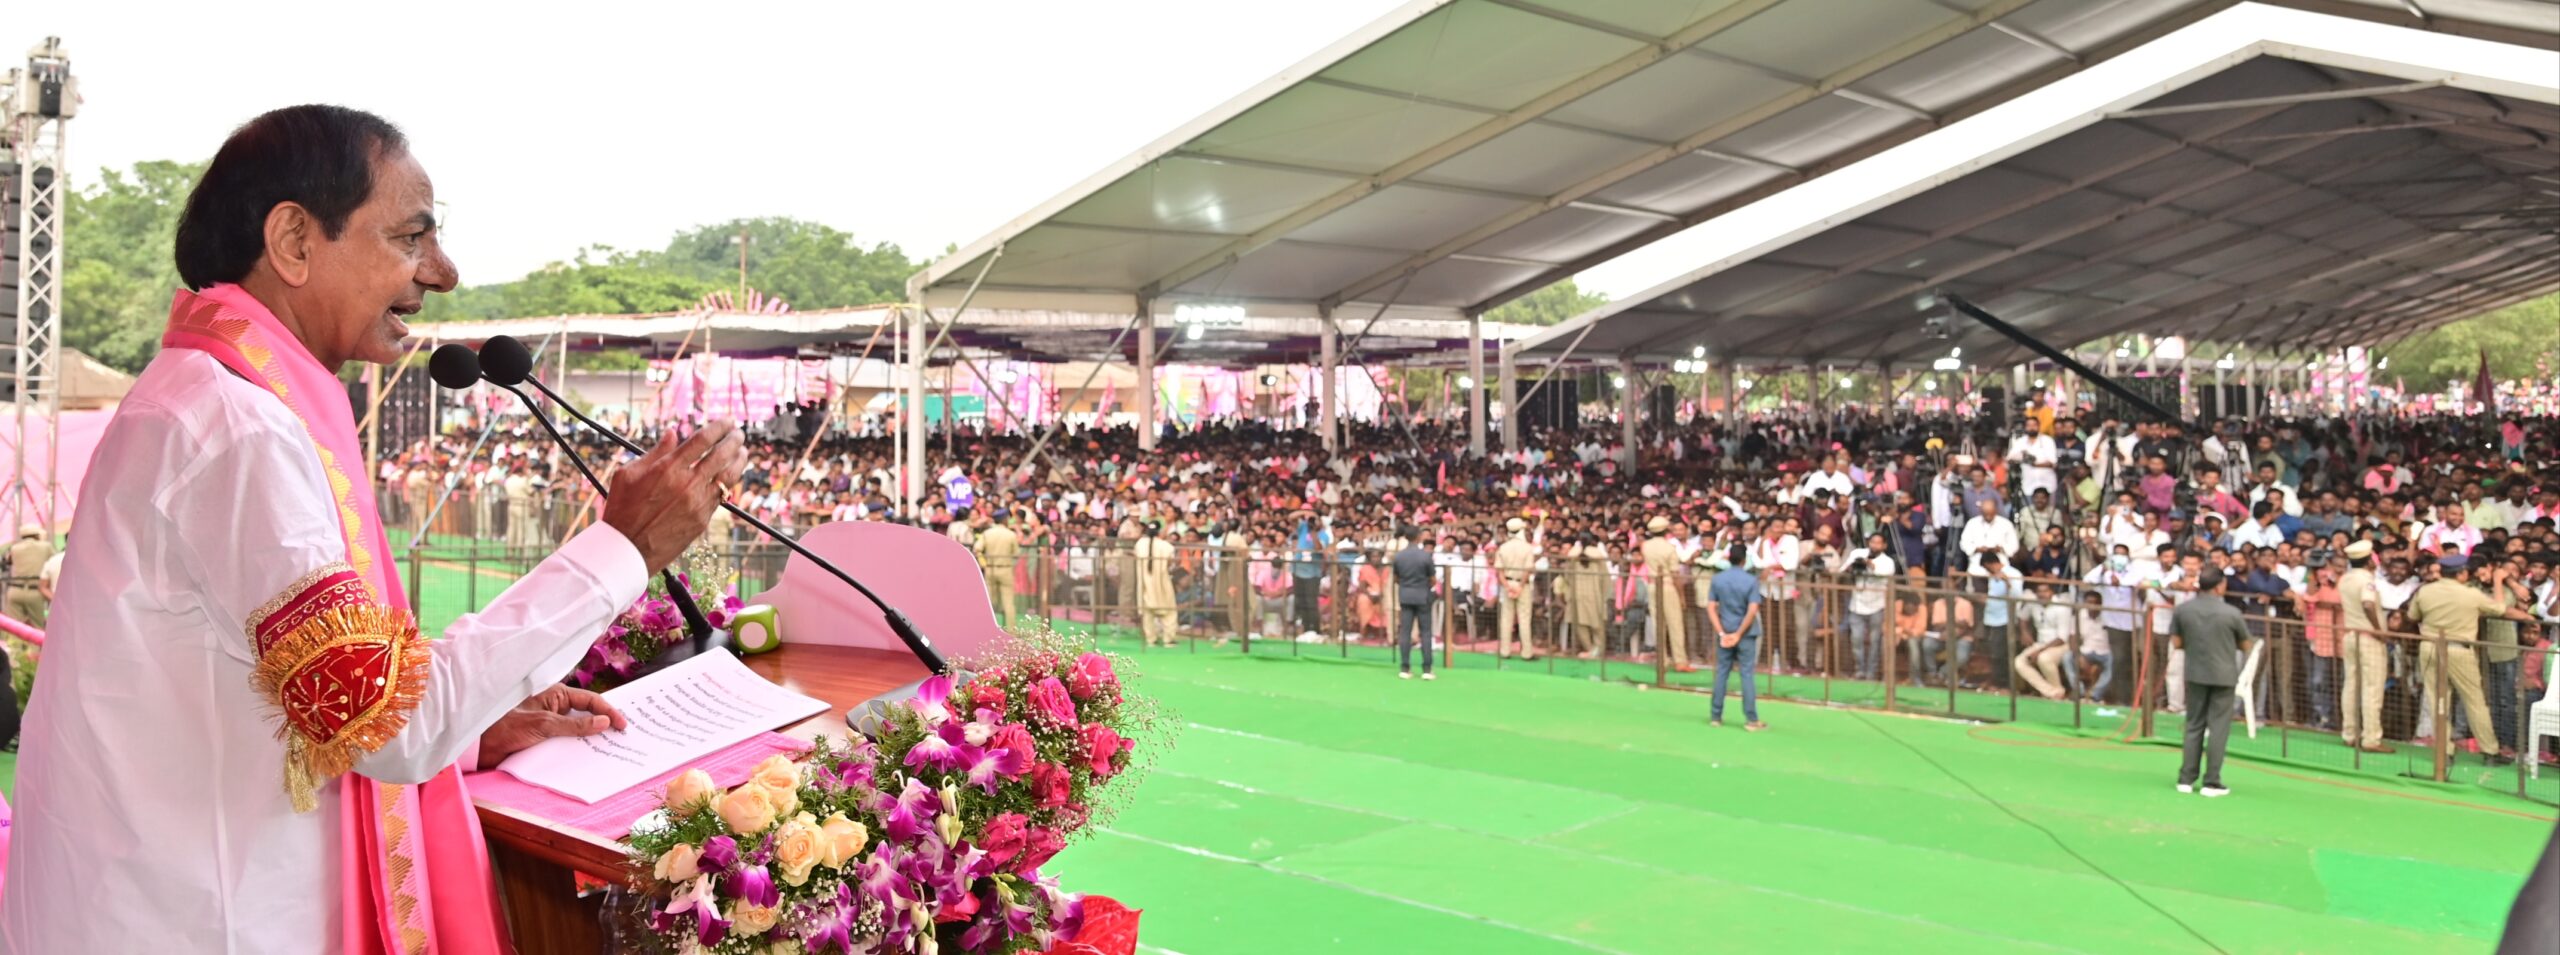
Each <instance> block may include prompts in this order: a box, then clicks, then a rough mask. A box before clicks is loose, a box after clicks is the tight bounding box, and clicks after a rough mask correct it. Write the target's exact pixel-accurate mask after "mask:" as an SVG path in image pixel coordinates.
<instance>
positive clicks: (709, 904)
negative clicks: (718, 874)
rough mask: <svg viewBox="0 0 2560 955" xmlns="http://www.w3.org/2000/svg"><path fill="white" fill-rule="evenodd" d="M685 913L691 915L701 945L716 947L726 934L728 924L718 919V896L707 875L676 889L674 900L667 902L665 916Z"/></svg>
mask: <svg viewBox="0 0 2560 955" xmlns="http://www.w3.org/2000/svg"><path fill="white" fill-rule="evenodd" d="M687 912H691V913H693V923H694V929H695V931H696V932H697V933H699V935H700V937H701V939H702V944H704V945H717V944H719V943H720V939H721V938H722V937H724V936H726V935H727V934H728V932H729V923H728V922H727V921H725V920H723V919H721V918H720V900H719V895H718V893H717V892H715V891H713V889H712V881H711V877H710V876H709V875H704V876H700V877H698V878H695V879H694V880H693V881H692V882H691V883H689V884H687V885H686V886H685V887H684V888H681V889H677V890H676V894H675V897H674V898H671V899H668V900H667V908H666V911H665V913H664V914H665V915H668V916H677V915H683V914H685V913H687Z"/></svg>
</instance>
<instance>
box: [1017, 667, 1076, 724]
mask: <svg viewBox="0 0 2560 955" xmlns="http://www.w3.org/2000/svg"><path fill="white" fill-rule="evenodd" d="M1028 695H1029V696H1030V698H1031V708H1032V710H1033V711H1034V712H1037V713H1039V714H1040V715H1041V716H1044V717H1047V718H1048V720H1049V722H1050V723H1051V724H1053V725H1057V726H1074V725H1076V704H1075V701H1074V700H1071V699H1068V698H1067V686H1066V684H1064V683H1060V682H1058V678H1057V677H1054V676H1053V677H1045V678H1042V679H1041V681H1040V682H1038V683H1034V684H1032V685H1031V692H1030V693H1029V694H1028Z"/></svg>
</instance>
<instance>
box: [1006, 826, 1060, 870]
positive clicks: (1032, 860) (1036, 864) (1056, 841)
mask: <svg viewBox="0 0 2560 955" xmlns="http://www.w3.org/2000/svg"><path fill="white" fill-rule="evenodd" d="M1066 847H1067V839H1066V837H1065V836H1061V835H1059V834H1058V830H1055V829H1040V828H1034V829H1032V830H1031V833H1030V834H1029V835H1027V836H1025V837H1023V840H1022V857H1021V858H1019V859H1016V860H1015V861H1014V864H1013V871H1015V872H1019V873H1029V872H1032V871H1034V870H1037V869H1039V868H1040V867H1041V866H1042V865H1045V864H1047V863H1048V861H1049V859H1050V857H1052V856H1055V855H1057V854H1058V850H1060V849H1064V848H1066Z"/></svg>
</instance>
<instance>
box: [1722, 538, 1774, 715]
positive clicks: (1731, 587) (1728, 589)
mask: <svg viewBox="0 0 2560 955" xmlns="http://www.w3.org/2000/svg"><path fill="white" fill-rule="evenodd" d="M1750 559H1751V551H1750V548H1748V547H1745V546H1743V545H1741V544H1735V545H1733V548H1732V549H1731V550H1729V551H1727V552H1726V553H1725V569H1724V570H1722V571H1719V572H1717V574H1716V576H1715V579H1714V580H1712V581H1710V582H1709V583H1708V584H1707V601H1708V602H1709V603H1712V604H1714V605H1715V612H1714V613H1710V614H1708V615H1707V623H1708V624H1709V625H1711V626H1713V627H1714V628H1715V631H1716V688H1715V702H1714V703H1713V704H1712V709H1711V710H1710V711H1709V713H1708V719H1707V725H1709V726H1723V725H1724V690H1725V680H1726V678H1728V677H1730V676H1732V675H1733V670H1734V666H1735V665H1736V664H1737V663H1738V664H1740V665H1741V667H1742V719H1743V724H1742V728H1743V729H1746V730H1750V731H1751V732H1754V733H1757V732H1760V731H1761V730H1765V729H1768V728H1769V724H1767V723H1763V722H1760V688H1759V686H1758V685H1757V684H1755V683H1753V682H1752V679H1751V677H1752V672H1751V671H1752V669H1753V667H1754V665H1755V664H1757V663H1758V662H1759V659H1760V578H1759V576H1758V575H1755V574H1753V573H1752V572H1751V571H1750V570H1748V569H1746V568H1747V566H1748V565H1749V563H1750Z"/></svg>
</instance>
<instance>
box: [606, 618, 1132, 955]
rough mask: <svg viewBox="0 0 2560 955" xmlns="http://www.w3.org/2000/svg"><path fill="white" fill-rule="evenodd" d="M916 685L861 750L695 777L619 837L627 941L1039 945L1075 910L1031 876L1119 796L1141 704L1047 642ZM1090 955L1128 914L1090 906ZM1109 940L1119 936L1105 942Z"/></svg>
mask: <svg viewBox="0 0 2560 955" xmlns="http://www.w3.org/2000/svg"><path fill="white" fill-rule="evenodd" d="M973 662H976V663H977V664H978V665H979V667H980V668H979V669H978V670H977V672H976V673H975V674H974V675H972V676H969V677H967V678H966V679H965V680H960V681H955V680H954V679H953V678H951V677H948V676H938V677H934V678H933V679H930V680H927V681H925V683H924V685H923V687H922V688H921V689H920V690H919V691H918V693H917V695H916V696H915V697H914V698H913V699H912V700H909V701H908V702H907V703H906V704H905V705H904V706H903V707H902V708H901V709H900V710H899V711H898V712H896V713H895V714H893V719H892V720H891V721H890V722H889V724H888V726H887V728H886V729H885V730H884V731H883V732H882V733H881V734H880V738H879V739H878V740H877V741H876V742H875V741H870V740H864V739H861V738H854V739H851V740H847V741H845V742H843V743H833V742H830V741H828V740H826V739H823V738H822V739H820V740H818V741H817V745H816V748H814V749H813V750H812V751H811V752H810V753H809V754H808V755H807V756H805V757H803V758H802V759H801V760H799V761H796V762H795V761H793V760H790V759H787V758H785V757H781V756H776V757H773V758H771V759H768V760H766V761H765V762H764V764H763V765H760V766H758V767H757V768H756V770H755V772H754V774H753V775H752V776H751V777H750V778H749V779H748V780H747V781H746V782H745V783H742V784H740V785H739V786H737V787H736V788H733V789H729V790H727V791H722V790H721V789H719V788H718V787H717V786H715V785H714V784H713V781H712V780H711V778H710V777H709V776H708V775H705V774H703V773H701V772H700V771H694V772H689V773H686V774H684V775H683V776H681V777H678V778H677V779H676V781H675V782H674V783H672V784H670V785H669V786H668V789H667V793H666V799H665V809H664V811H663V813H652V814H651V816H649V817H647V818H644V819H642V820H641V821H640V823H639V824H638V825H637V826H635V827H634V829H633V831H632V833H631V837H630V842H631V846H632V850H633V858H634V864H635V865H637V866H639V867H641V868H643V869H645V870H647V874H646V877H645V878H643V879H642V880H641V882H642V884H644V885H645V886H646V887H647V890H648V892H647V898H646V900H645V906H644V910H645V911H644V914H643V917H644V918H645V919H646V921H647V927H646V932H645V933H643V934H644V935H645V936H646V937H647V938H646V941H645V945H646V946H648V947H653V948H654V949H655V950H657V951H662V952H668V953H677V955H695V953H712V955H767V953H771V955H799V953H838V952H840V953H865V955H870V953H892V952H895V953H921V955H936V953H941V952H966V953H971V955H1013V953H1020V952H1044V951H1049V950H1051V949H1052V947H1053V946H1060V947H1063V945H1062V943H1066V942H1072V941H1076V940H1077V938H1078V933H1079V931H1080V930H1081V929H1082V928H1083V927H1084V926H1083V922H1084V918H1085V907H1084V899H1083V897H1082V896H1079V895H1076V894H1074V893H1070V892H1068V891H1066V890H1064V889H1063V888H1061V887H1060V886H1059V884H1058V882H1057V880H1056V879H1055V878H1053V877H1051V876H1048V875H1044V874H1043V873H1042V872H1041V867H1042V866H1043V865H1044V864H1046V863H1048V862H1049V860H1050V859H1051V858H1053V857H1055V856H1056V855H1057V854H1058V852H1059V851H1060V850H1061V849H1062V848H1064V847H1065V845H1066V844H1067V842H1068V841H1069V840H1070V839H1072V838H1074V837H1075V836H1076V835H1077V833H1079V832H1081V831H1083V830H1084V829H1085V828H1086V827H1088V826H1090V825H1092V824H1094V822H1095V821H1096V820H1097V819H1103V818H1107V817H1108V816H1109V815H1110V813H1111V811H1112V809H1113V804H1112V802H1111V800H1110V799H1109V798H1107V797H1112V796H1116V795H1118V794H1119V793H1122V792H1125V791H1127V789H1128V788H1129V785H1130V784H1129V783H1128V782H1127V780H1128V778H1129V777H1130V775H1131V770H1132V768H1133V767H1134V766H1135V765H1137V755H1138V754H1137V750H1138V740H1140V739H1142V738H1145V737H1147V736H1148V735H1150V734H1151V733H1152V731H1153V730H1154V728H1155V724H1156V718H1155V711H1154V707H1153V705H1152V703H1151V702H1150V701H1148V700H1145V699H1143V698H1138V697H1135V696H1134V695H1132V694H1130V693H1128V692H1127V691H1126V690H1125V689H1124V688H1123V687H1122V685H1121V683H1120V679H1119V675H1118V672H1117V670H1116V669H1115V666H1114V663H1113V661H1112V659H1111V658H1110V657H1108V656H1105V655H1103V654H1100V653H1096V652H1092V651H1090V650H1085V649H1082V648H1080V647H1077V646H1074V645H1071V644H1069V643H1067V642H1065V641H1063V640H1061V639H1059V638H1057V637H1054V636H1036V637H1029V638H1025V639H1024V640H1022V641H1021V642H1020V643H1018V644H1016V645H1015V646H1014V647H1012V648H1011V649H1009V650H1007V651H1006V652H1005V653H1003V654H1002V655H1001V656H999V657H996V658H993V659H988V660H980V661H973ZM1097 903H1098V904H1099V905H1100V908H1099V909H1098V910H1097V912H1098V913H1107V914H1108V916H1109V917H1110V918H1111V920H1112V921H1113V922H1114V923H1115V924H1114V925H1113V926H1112V927H1111V930H1110V931H1108V932H1107V933H1095V934H1097V935H1102V934H1107V935H1109V936H1110V937H1111V938H1112V939H1113V940H1114V942H1113V943H1112V944H1110V945H1109V946H1108V948H1099V947H1097V948H1086V947H1084V946H1085V945H1093V944H1094V943H1095V942H1097V941H1098V939H1092V938H1088V939H1084V940H1083V942H1084V945H1080V946H1078V948H1077V950H1078V951H1080V952H1081V951H1087V950H1092V951H1105V950H1108V951H1119V952H1126V951H1127V950H1128V949H1129V948H1130V947H1133V946H1134V945H1135V938H1136V935H1135V928H1134V918H1135V914H1134V913H1132V912H1128V910H1125V909H1121V908H1120V907H1119V906H1118V905H1117V904H1116V903H1105V902H1103V901H1102V900H1099V899H1097ZM1123 940H1125V941H1123Z"/></svg>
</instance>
